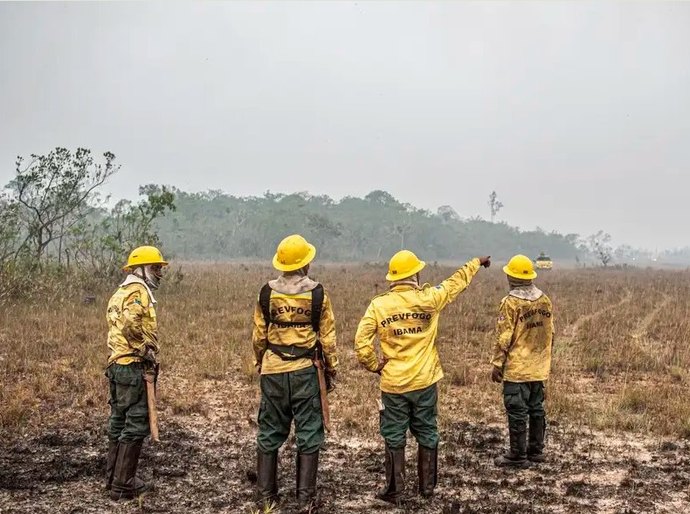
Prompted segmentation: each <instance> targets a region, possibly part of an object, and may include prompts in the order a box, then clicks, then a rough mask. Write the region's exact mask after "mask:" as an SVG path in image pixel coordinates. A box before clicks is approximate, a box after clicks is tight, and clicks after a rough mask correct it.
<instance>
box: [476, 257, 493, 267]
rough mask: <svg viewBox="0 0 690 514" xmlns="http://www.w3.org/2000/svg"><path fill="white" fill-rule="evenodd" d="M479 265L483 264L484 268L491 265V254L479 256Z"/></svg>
mask: <svg viewBox="0 0 690 514" xmlns="http://www.w3.org/2000/svg"><path fill="white" fill-rule="evenodd" d="M479 265H480V266H484V267H485V268H488V267H489V266H491V255H487V256H486V257H479Z"/></svg>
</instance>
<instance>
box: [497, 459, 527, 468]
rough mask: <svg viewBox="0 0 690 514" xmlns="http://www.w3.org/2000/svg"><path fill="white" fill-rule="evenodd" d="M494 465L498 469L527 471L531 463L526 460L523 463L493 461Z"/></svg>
mask: <svg viewBox="0 0 690 514" xmlns="http://www.w3.org/2000/svg"><path fill="white" fill-rule="evenodd" d="M494 465H495V466H496V467H498V468H515V469H528V468H529V467H530V466H531V465H532V463H531V462H530V461H529V460H526V461H525V462H510V461H508V462H505V461H504V462H496V461H494Z"/></svg>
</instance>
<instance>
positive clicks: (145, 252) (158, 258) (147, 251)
mask: <svg viewBox="0 0 690 514" xmlns="http://www.w3.org/2000/svg"><path fill="white" fill-rule="evenodd" d="M147 264H161V265H162V266H167V265H168V262H167V261H166V260H165V259H163V254H161V252H160V250H159V249H158V248H156V247H155V246H139V247H137V248H135V249H134V250H132V252H131V253H130V254H129V258H128V259H127V264H125V265H124V266H123V267H122V269H124V270H128V269H130V268H135V267H137V266H145V265H147Z"/></svg>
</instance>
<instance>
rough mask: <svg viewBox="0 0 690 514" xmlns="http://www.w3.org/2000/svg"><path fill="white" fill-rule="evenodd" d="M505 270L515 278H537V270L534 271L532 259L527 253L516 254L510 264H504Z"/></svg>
mask: <svg viewBox="0 0 690 514" xmlns="http://www.w3.org/2000/svg"><path fill="white" fill-rule="evenodd" d="M503 272H504V273H505V274H506V275H508V276H510V277H513V278H521V279H523V280H532V279H533V278H537V272H536V271H534V265H533V264H532V259H530V258H529V257H527V256H526V255H516V256H514V257H512V258H511V259H510V260H509V261H508V264H506V265H505V266H503Z"/></svg>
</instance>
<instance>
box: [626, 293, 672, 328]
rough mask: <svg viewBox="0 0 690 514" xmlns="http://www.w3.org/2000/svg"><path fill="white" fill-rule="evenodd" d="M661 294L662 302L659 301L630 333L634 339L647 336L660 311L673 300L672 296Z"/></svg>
mask: <svg viewBox="0 0 690 514" xmlns="http://www.w3.org/2000/svg"><path fill="white" fill-rule="evenodd" d="M661 295H662V296H663V300H661V302H659V304H658V305H657V306H656V307H655V308H654V309H653V310H652V311H651V312H649V313H648V314H647V315H646V316H645V317H644V318H642V319H641V320H640V322H639V323H638V324H637V326H636V327H635V329H634V330H633V331H632V333H631V334H630V335H631V336H632V338H633V339H641V338H643V337H645V336H646V335H647V331H648V330H649V327H650V326H651V325H652V322H653V321H654V319H655V318H656V317H657V316H658V315H659V313H660V312H662V311H663V310H664V309H666V307H667V306H668V304H669V303H670V302H671V297H670V296H669V295H668V294H666V293H664V292H661Z"/></svg>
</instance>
